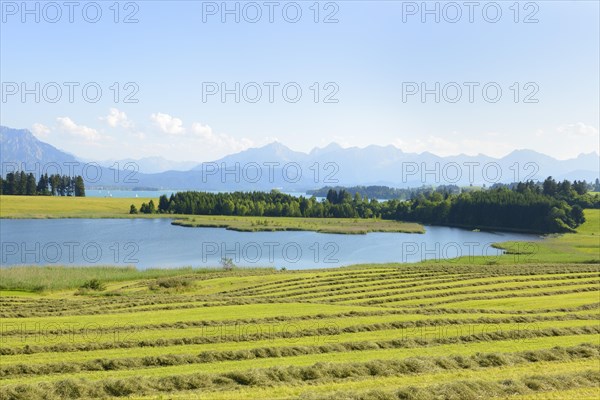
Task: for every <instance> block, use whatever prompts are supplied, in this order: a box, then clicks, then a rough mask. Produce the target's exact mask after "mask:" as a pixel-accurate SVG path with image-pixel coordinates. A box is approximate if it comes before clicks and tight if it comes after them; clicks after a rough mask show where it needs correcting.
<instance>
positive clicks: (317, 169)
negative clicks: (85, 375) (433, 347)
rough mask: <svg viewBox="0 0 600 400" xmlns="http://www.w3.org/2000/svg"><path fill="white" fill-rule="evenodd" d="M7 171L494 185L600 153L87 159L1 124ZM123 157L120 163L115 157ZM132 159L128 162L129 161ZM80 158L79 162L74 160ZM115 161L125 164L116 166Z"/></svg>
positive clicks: (311, 183)
mask: <svg viewBox="0 0 600 400" xmlns="http://www.w3.org/2000/svg"><path fill="white" fill-rule="evenodd" d="M0 160H1V162H2V174H3V175H4V174H5V173H6V172H10V169H14V168H15V167H16V168H21V169H25V170H29V171H33V172H34V173H36V174H37V173H38V172H40V171H42V172H43V170H44V169H45V168H46V169H48V170H49V171H52V172H51V173H55V171H54V170H51V168H56V166H57V165H58V166H61V167H62V169H63V172H64V173H66V172H67V171H68V169H69V168H73V170H74V171H75V172H76V173H77V174H81V175H83V176H84V179H85V180H86V184H87V185H88V187H94V186H104V187H106V186H110V187H122V188H135V187H152V188H162V189H179V190H182V189H193V190H271V189H273V188H278V189H281V190H286V191H304V190H307V189H316V188H319V187H323V186H351V185H386V186H391V187H417V186H421V185H423V184H426V185H444V184H457V185H469V184H473V185H483V184H485V185H487V186H489V185H491V184H493V183H495V182H502V183H509V182H514V181H519V180H526V179H533V180H543V179H545V178H546V177H547V176H553V177H554V178H556V179H558V180H562V179H569V180H575V179H577V180H581V179H585V180H587V181H594V180H595V179H596V178H598V177H599V175H600V173H599V171H600V157H599V155H598V153H595V152H591V153H587V154H580V155H579V156H578V157H576V158H573V159H569V160H557V159H555V158H552V157H550V156H547V155H545V154H542V153H538V152H535V151H533V150H515V151H513V152H512V153H510V154H508V155H506V156H504V157H502V158H493V157H489V156H486V155H482V154H480V155H477V156H469V155H462V154H461V155H457V156H450V157H440V156H437V155H435V154H432V153H428V152H424V153H420V154H417V153H405V152H403V151H402V150H401V149H398V148H396V147H394V146H391V145H390V146H377V145H371V146H367V147H365V148H358V147H350V148H342V147H341V146H339V145H338V144H335V143H332V144H330V145H328V146H326V147H323V148H314V149H313V150H312V151H310V152H309V153H303V152H298V151H294V150H292V149H290V148H288V147H286V146H284V145H283V144H281V143H279V142H273V143H271V144H268V145H266V146H263V147H259V148H251V149H248V150H245V151H242V152H239V153H235V154H230V155H228V156H225V157H223V158H221V159H218V160H215V161H213V162H205V163H200V164H196V163H193V162H186V161H169V160H166V159H164V158H162V157H149V158H144V159H141V160H133V159H126V160H108V161H96V162H94V163H89V164H86V163H85V161H83V160H81V159H79V158H77V157H76V156H75V155H72V154H69V153H67V152H64V151H61V150H59V149H57V148H55V147H53V146H52V145H50V144H48V143H44V142H42V141H40V140H38V139H37V138H36V137H35V136H34V135H33V134H32V133H31V132H30V131H28V130H26V129H12V128H8V127H4V126H0ZM115 163H117V164H115ZM126 163H129V164H128V165H127V167H125V165H126ZM75 164H77V165H75ZM115 165H118V166H119V168H121V169H124V171H119V172H117V171H116V170H115V168H116V167H115Z"/></svg>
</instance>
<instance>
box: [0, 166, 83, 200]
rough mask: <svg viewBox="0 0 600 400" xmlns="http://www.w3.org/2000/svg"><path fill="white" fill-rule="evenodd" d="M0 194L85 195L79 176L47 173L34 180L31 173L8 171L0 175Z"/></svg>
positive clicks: (81, 179)
mask: <svg viewBox="0 0 600 400" xmlns="http://www.w3.org/2000/svg"><path fill="white" fill-rule="evenodd" d="M0 194H8V195H17V196H78V197H83V196H85V185H84V183H83V178H82V177H81V176H75V177H73V176H68V175H58V174H56V175H48V174H44V175H41V176H40V179H38V180H37V181H36V179H35V176H34V175H33V173H29V174H26V173H25V172H23V171H21V172H9V173H7V174H6V176H5V177H4V178H2V177H1V176H0Z"/></svg>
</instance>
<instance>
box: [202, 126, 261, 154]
mask: <svg viewBox="0 0 600 400" xmlns="http://www.w3.org/2000/svg"><path fill="white" fill-rule="evenodd" d="M192 134H193V135H194V136H195V137H197V138H198V139H200V140H202V142H203V144H207V145H209V146H211V147H212V148H213V149H214V148H222V149H228V150H230V151H231V152H235V151H241V150H246V149H248V148H249V147H252V146H253V145H254V142H253V141H252V140H250V139H247V138H242V139H236V138H234V137H232V136H229V135H226V134H224V133H220V134H216V133H214V132H213V130H212V128H211V127H210V126H209V125H204V124H202V123H201V122H194V123H193V124H192Z"/></svg>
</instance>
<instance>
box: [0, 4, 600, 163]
mask: <svg viewBox="0 0 600 400" xmlns="http://www.w3.org/2000/svg"><path fill="white" fill-rule="evenodd" d="M1 3H2V25H1V39H0V44H1V50H0V56H1V61H0V67H1V69H0V71H1V81H2V85H3V86H2V91H3V93H2V112H1V121H0V122H1V123H2V124H3V125H7V126H11V127H17V128H28V129H31V130H32V131H33V132H34V134H36V136H38V137H39V138H40V139H42V140H44V141H47V142H49V143H51V144H53V145H55V146H57V147H59V148H62V149H64V150H67V151H70V152H72V153H75V154H77V155H79V156H81V157H85V158H88V159H96V160H98V159H111V158H125V157H134V158H140V157H146V156H163V157H165V158H169V159H180V160H193V161H208V160H213V159H216V158H218V157H221V156H223V155H225V154H228V153H232V152H235V151H239V150H242V149H244V148H248V147H254V146H259V145H263V144H266V143H269V142H271V141H273V140H278V141H280V142H282V143H283V144H285V145H287V146H289V147H291V148H293V149H295V150H300V151H309V150H310V149H312V148H313V147H315V146H320V147H322V146H324V145H326V144H328V143H329V142H338V143H340V144H341V145H343V146H360V147H363V146H367V145H370V144H378V145H388V144H393V145H395V146H397V147H399V148H401V149H403V150H404V151H410V152H422V151H430V152H433V153H436V154H440V155H449V154H459V153H467V154H477V153H484V154H488V155H492V156H502V155H505V154H507V153H509V152H510V151H512V150H514V149H521V148H530V149H533V150H537V151H540V152H544V153H547V154H549V155H552V156H554V157H557V158H561V159H564V158H570V157H574V156H576V155H577V154H579V153H583V152H590V151H597V150H598V145H599V136H598V128H599V125H600V123H599V111H598V110H599V108H600V105H599V90H600V88H599V87H600V86H599V73H598V71H599V70H600V63H599V48H600V44H599V36H600V34H599V7H598V4H599V3H598V2H597V1H578V2H577V1H569V2H567V1H565V2H561V1H539V2H524V1H523V2H518V3H517V7H515V5H514V3H515V1H508V2H502V1H501V2H495V3H493V2H477V6H476V7H475V8H474V9H473V21H472V22H469V9H468V8H467V7H466V6H464V2H456V3H452V4H451V5H448V2H428V3H427V4H428V5H427V7H429V8H430V9H434V7H438V10H439V13H438V15H439V18H440V20H439V22H436V21H435V19H434V18H435V15H433V14H427V15H422V7H421V4H422V3H421V2H395V1H369V2H367V1H342V2H339V1H338V2H319V3H317V4H318V9H319V15H318V20H319V22H318V23H315V22H314V18H315V11H314V10H315V9H316V8H317V7H315V5H314V4H315V1H306V2H303V1H298V2H295V3H292V2H274V4H275V8H274V13H273V22H272V23H271V22H269V15H268V13H269V8H268V7H267V6H265V5H264V2H262V1H259V2H256V3H252V4H251V5H250V6H248V5H246V4H247V3H251V2H235V1H233V2H228V3H227V7H230V8H231V9H233V8H234V7H236V5H237V7H238V9H239V10H240V14H239V15H240V22H239V23H236V22H235V21H234V15H225V17H226V18H227V19H226V21H225V22H222V20H221V18H222V15H221V9H222V4H223V3H222V2H221V1H219V2H200V1H170V2H167V1H137V2H120V3H119V15H118V20H119V22H118V23H115V22H114V18H115V12H114V8H112V9H111V8H110V7H112V5H113V4H114V1H107V2H102V1H99V2H97V3H98V4H99V5H100V9H101V10H102V16H101V17H99V20H98V22H96V23H91V22H87V21H86V20H85V19H84V16H83V12H82V9H83V8H84V6H86V7H87V8H86V9H87V11H88V13H87V14H86V17H87V18H88V19H93V18H94V17H95V8H94V7H95V6H93V5H86V4H87V3H88V2H80V3H78V6H77V7H76V8H75V9H74V13H73V18H74V20H73V22H72V23H70V22H69V20H68V18H69V16H68V12H69V10H68V9H67V8H66V7H64V6H61V12H62V15H61V18H59V19H58V22H56V23H51V22H48V20H51V19H53V18H55V16H56V13H55V10H54V9H52V8H51V7H50V8H46V9H45V11H44V9H43V7H44V4H45V3H44V2H35V1H30V2H28V7H30V8H31V9H34V7H35V6H36V3H37V4H38V7H39V17H40V22H39V23H37V22H35V20H34V18H35V15H34V14H26V15H22V14H23V13H22V9H21V2H20V1H19V2H6V1H2V2H1ZM57 4H59V5H60V4H62V2H58V3H57ZM255 5H258V6H259V8H260V10H261V12H262V17H261V18H260V19H259V20H258V22H256V23H251V22H249V21H247V19H252V18H254V16H255V10H256V8H253V7H255ZM454 5H458V9H459V10H460V11H461V13H462V16H461V17H460V19H458V22H455V23H452V22H450V21H449V20H451V19H453V18H455V17H456V15H457V14H456V10H457V8H456V7H454ZM497 5H498V6H497ZM15 7H16V8H17V9H15ZM244 7H246V8H244ZM284 7H285V8H286V10H287V14H285V17H287V18H288V20H291V19H293V18H294V17H295V16H296V14H295V10H296V9H297V8H299V9H300V10H301V12H302V16H301V17H300V18H299V21H298V22H296V23H291V22H288V21H286V19H285V18H284V13H283V8H284ZM415 7H417V8H418V9H415ZM215 8H218V10H216V9H215ZM484 8H485V10H486V13H485V14H484V12H483V9H484ZM498 8H499V9H500V10H501V13H502V14H501V16H500V17H496V14H495V12H496V10H497V9H498ZM516 9H518V10H519V13H518V16H516V15H515V10H516ZM203 10H204V11H203ZM215 10H216V14H215V15H213V14H212V13H210V11H215ZM244 10H246V14H244ZM131 13H133V16H132V18H134V19H137V22H135V23H123V20H124V18H125V17H126V15H128V14H131ZM332 13H333V16H332V18H334V19H337V21H338V22H336V23H324V21H323V20H324V19H325V17H326V16H327V15H330V14H332ZM527 16H529V18H530V19H537V21H538V22H533V23H525V22H524V19H525V18H526V17H527ZM244 17H246V18H244ZM423 17H424V18H425V21H424V22H423V21H422V18H423ZM515 17H517V18H518V22H515V21H514V19H515ZM22 18H25V22H23V21H22ZM486 18H487V19H488V20H486ZM203 19H204V20H205V21H203ZM403 19H404V21H403ZM494 19H497V20H498V21H497V22H495V23H492V22H490V21H492V20H494ZM36 82H39V84H40V90H39V91H38V93H39V94H40V96H41V97H40V101H39V102H36V101H35V100H36V99H35V98H34V95H33V94H30V95H26V96H25V99H24V101H23V99H22V98H21V94H22V93H21V89H22V86H21V84H23V83H24V84H25V86H26V87H27V88H30V89H34V91H36V90H35V83H36ZM52 82H57V83H58V85H59V86H60V87H61V90H62V97H60V99H59V100H58V101H56V102H55V103H52V102H50V101H49V100H52V99H53V98H54V96H55V94H54V93H55V92H54V91H53V90H55V88H54V86H53V84H51V83H52ZM64 82H76V83H77V84H78V86H75V89H74V98H73V102H72V103H71V102H69V99H68V86H65V85H64V84H63V83H64ZM90 82H91V83H94V84H93V85H91V87H92V89H93V88H94V87H96V86H97V87H100V88H101V89H102V95H101V96H99V100H98V101H97V102H95V103H94V102H91V101H87V100H86V99H85V98H84V97H83V94H82V90H81V88H82V87H83V85H85V84H86V83H90ZM115 82H116V83H117V86H113V85H114V83H115ZM211 82H214V83H216V84H217V86H220V85H221V84H222V83H224V84H225V85H226V87H228V88H234V87H235V83H236V82H239V84H240V95H241V99H240V102H239V103H236V102H235V101H234V95H233V94H231V95H228V96H227V97H226V98H225V101H224V102H223V101H222V99H221V97H220V96H219V95H218V94H217V95H212V96H208V95H207V96H206V101H203V86H204V88H205V89H206V88H207V87H210V85H211ZM253 82H255V83H256V84H258V86H259V87H260V88H261V90H262V97H261V99H260V100H259V101H258V102H256V103H252V102H250V101H249V100H252V98H253V97H254V93H255V92H254V91H253V90H254V89H255V85H254V84H253ZM265 82H273V84H272V85H273V86H272V87H273V88H274V92H273V93H274V97H273V102H270V101H269V100H268V88H269V86H265V85H264V83H265ZM436 82H438V83H439V87H440V89H439V94H440V96H441V97H440V101H439V103H436V102H435V94H430V95H427V96H426V97H425V98H424V99H422V98H421V96H420V93H416V94H414V95H410V96H409V95H407V90H408V89H410V88H413V89H414V88H415V87H417V88H419V91H420V90H421V87H422V85H425V88H429V89H434V88H435V85H436ZM452 82H454V83H452ZM465 82H472V84H471V85H473V86H471V87H473V90H474V91H473V101H472V102H470V101H469V99H468V97H469V96H468V94H469V86H468V85H465ZM49 83H50V85H48V84H49ZM127 83H130V85H129V86H127V87H125V85H126V84H127ZM249 83H250V85H248V86H246V88H247V90H248V91H247V92H246V94H247V97H244V96H243V93H241V92H242V88H243V87H244V85H247V84H249ZM315 83H317V86H313V85H314V84H315ZM515 83H516V86H515ZM15 84H16V85H17V86H15ZM286 84H288V89H289V88H290V87H291V89H289V90H291V91H289V92H288V94H289V93H292V94H290V95H289V96H290V97H293V96H294V93H295V92H294V90H295V87H300V89H301V90H302V95H301V96H300V97H299V100H298V101H297V102H295V103H293V102H290V101H287V100H286V99H285V98H284V96H283V93H282V87H283V86H284V85H286ZM327 84H329V85H328V86H326V85H327ZM415 84H416V86H411V85H415ZM207 85H208V86H207ZM484 85H487V86H486V87H487V88H488V89H489V90H490V91H488V92H487V93H488V95H489V97H488V99H486V98H485V97H484V95H483V93H482V87H483V86H484ZM44 86H46V88H47V90H48V91H47V92H46V93H44V89H43V88H44ZM457 86H458V87H459V88H460V89H461V91H462V97H461V98H460V100H458V101H456V102H451V101H450V100H452V99H453V98H455V96H456V93H457V92H456V87H457ZM111 87H112V88H113V89H111ZM116 87H119V98H118V99H116V100H117V101H115V98H114V93H115V88H116ZM316 87H318V88H319V96H320V97H319V101H318V102H315V101H314V94H315V92H316ZM444 87H446V89H447V91H446V92H444ZM497 87H499V88H500V89H501V90H502V95H501V96H499V97H498V101H497V102H492V101H491V100H494V96H495V92H494V90H495V88H497ZM15 88H17V89H15ZM311 88H312V89H311ZM517 88H518V95H517V94H516V92H517ZM219 90H220V89H219ZM15 91H16V92H15ZM133 91H137V92H136V93H135V95H133V97H132V98H133V99H137V100H138V102H137V103H127V102H124V96H125V95H126V94H127V93H132V92H133ZM333 92H336V93H335V95H333V96H332V97H331V99H335V100H337V102H335V103H329V102H324V96H325V95H327V94H332V93H333ZM13 93H14V94H13ZM403 93H404V95H405V96H404V97H405V99H404V100H405V101H403ZM444 93H445V95H446V96H444ZM490 93H491V94H490ZM93 95H94V92H92V95H90V96H92V97H93ZM528 95H529V96H528ZM515 96H517V97H516V100H517V102H516V103H515ZM290 100H291V99H290ZM488 100H490V101H488ZM525 100H528V101H530V100H537V102H533V103H532V102H526V101H525Z"/></svg>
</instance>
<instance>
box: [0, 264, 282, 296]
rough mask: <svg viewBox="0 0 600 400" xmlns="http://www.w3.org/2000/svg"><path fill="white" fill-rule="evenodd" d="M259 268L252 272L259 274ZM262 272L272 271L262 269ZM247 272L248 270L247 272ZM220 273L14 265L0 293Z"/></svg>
mask: <svg viewBox="0 0 600 400" xmlns="http://www.w3.org/2000/svg"><path fill="white" fill-rule="evenodd" d="M259 270H261V269H260V268H256V269H252V271H254V272H255V271H259ZM264 270H265V271H272V269H269V268H265V269H264ZM240 271H242V270H234V271H231V272H229V273H228V274H230V275H233V276H235V275H236V274H239V272H240ZM248 271H250V269H248ZM220 272H223V270H222V269H220V268H196V269H194V268H192V267H185V268H174V269H159V268H157V269H146V270H138V269H136V268H135V267H113V266H97V267H68V266H50V267H35V266H16V267H7V268H0V290H24V291H32V292H43V291H46V290H48V291H52V290H65V289H77V288H79V287H81V286H82V285H84V284H85V283H86V282H89V281H91V280H92V279H97V280H98V281H100V283H110V282H124V281H134V280H139V279H156V278H166V277H173V276H180V275H190V274H194V275H198V274H207V273H220Z"/></svg>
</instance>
